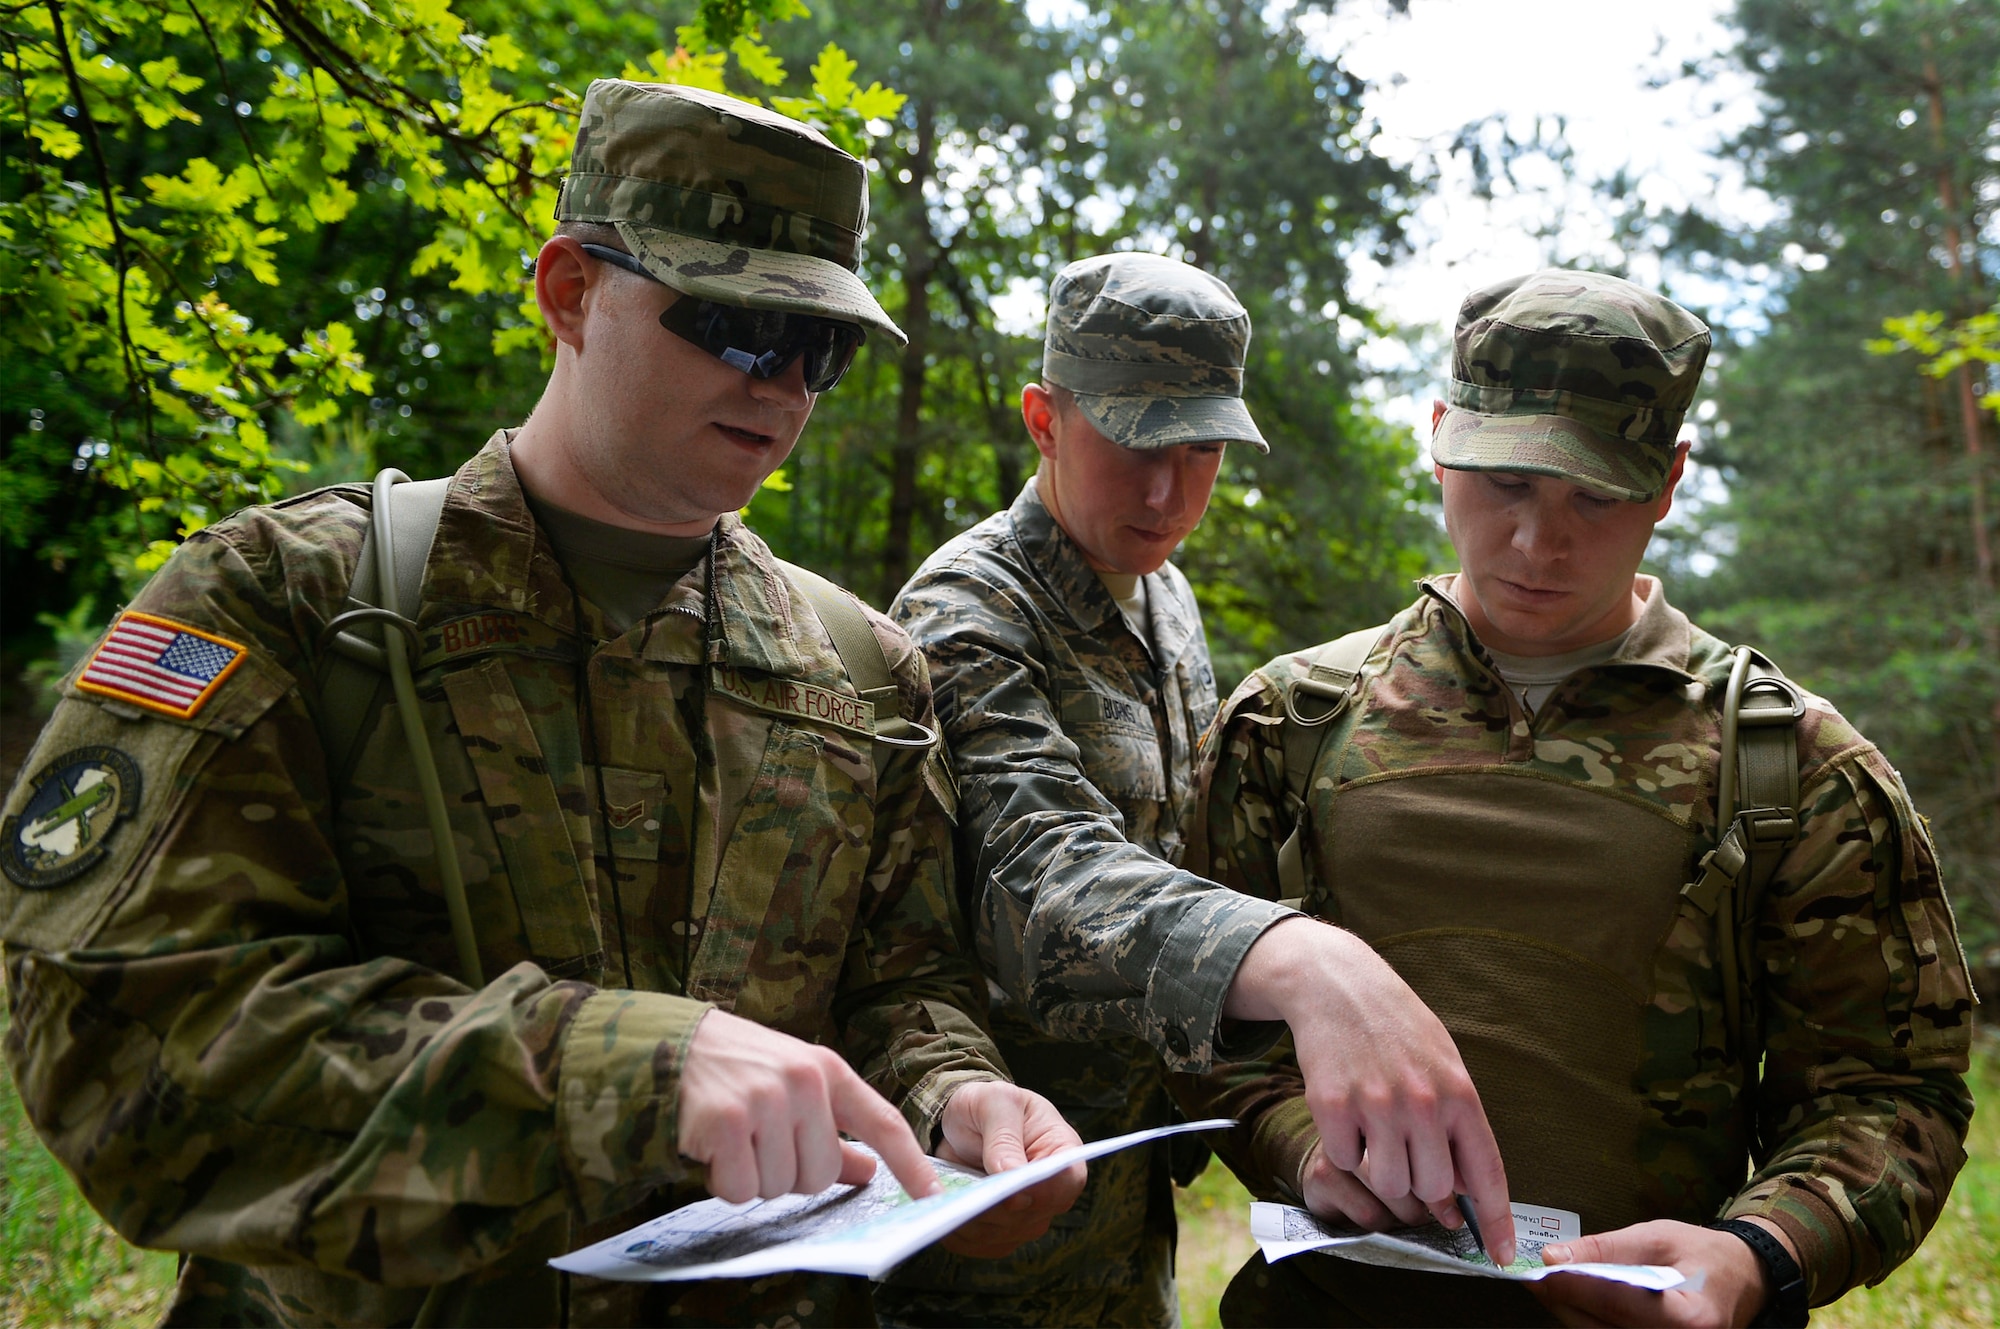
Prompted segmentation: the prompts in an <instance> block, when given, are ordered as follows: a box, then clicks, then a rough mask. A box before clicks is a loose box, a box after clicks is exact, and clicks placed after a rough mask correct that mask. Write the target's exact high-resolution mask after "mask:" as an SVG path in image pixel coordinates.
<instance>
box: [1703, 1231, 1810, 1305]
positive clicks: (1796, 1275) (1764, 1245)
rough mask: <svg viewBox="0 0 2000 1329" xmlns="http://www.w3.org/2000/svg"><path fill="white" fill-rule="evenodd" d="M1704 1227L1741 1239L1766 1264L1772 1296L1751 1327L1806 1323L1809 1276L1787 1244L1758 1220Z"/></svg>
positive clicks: (1766, 1300) (1765, 1272)
mask: <svg viewBox="0 0 2000 1329" xmlns="http://www.w3.org/2000/svg"><path fill="white" fill-rule="evenodd" d="M1703 1226H1704V1227H1708V1228H1712V1229H1714V1230H1715V1231H1717V1232H1727V1233H1729V1234H1730V1235H1731V1236H1734V1237H1737V1238H1740V1239H1741V1240H1742V1242H1743V1244H1744V1245H1746V1246H1748V1247H1749V1248H1750V1249H1751V1250H1752V1251H1754V1252H1756V1255H1757V1263H1759V1264H1761V1265H1763V1266H1764V1277H1765V1279H1766V1280H1767V1281H1768V1283H1769V1285H1770V1288H1771V1295H1770V1296H1769V1297H1768V1298H1766V1299H1765V1301H1764V1309H1763V1310H1761V1311H1758V1312H1757V1318H1756V1319H1754V1320H1752V1321H1750V1329H1798V1326H1800V1325H1803V1324H1805V1323H1806V1321H1807V1320H1808V1319H1809V1318H1810V1316H1811V1312H1809V1311H1808V1310H1807V1309H1806V1276H1805V1275H1804V1274H1803V1273H1802V1272H1800V1270H1799V1262H1798V1261H1797V1260H1794V1259H1793V1258H1792V1255H1791V1252H1790V1251H1787V1250H1786V1249H1785V1247H1784V1243H1782V1242H1780V1241H1779V1240H1778V1239H1777V1238H1776V1237H1774V1236H1772V1235H1771V1234H1770V1233H1768V1232H1766V1231H1765V1230H1764V1229H1763V1228H1760V1227H1758V1226H1757V1225H1756V1224H1755V1223H1746V1222H1744V1221H1743V1220H1742V1219H1740V1218H1725V1219H1721V1220H1720V1221H1718V1222H1714V1223H1705V1224H1703Z"/></svg>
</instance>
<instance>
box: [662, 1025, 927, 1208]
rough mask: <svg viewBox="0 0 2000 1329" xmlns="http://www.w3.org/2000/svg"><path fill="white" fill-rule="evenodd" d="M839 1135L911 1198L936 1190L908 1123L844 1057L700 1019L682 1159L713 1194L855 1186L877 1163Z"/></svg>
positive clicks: (691, 1054) (737, 1197)
mask: <svg viewBox="0 0 2000 1329" xmlns="http://www.w3.org/2000/svg"><path fill="white" fill-rule="evenodd" d="M842 1131H845V1132H846V1133H847V1134H849V1135H851V1136H853V1137H854V1138H855V1139H857V1140H861V1141H863V1142H864V1143H866V1144H868V1145H870V1146H871V1147H873V1148H874V1150H875V1152H876V1153H878V1154H880V1155H881V1156H882V1159H883V1161H884V1162H886V1163H887V1164H888V1165H889V1171H890V1172H891V1173H893V1174H894V1175H895V1178H896V1180H897V1181H899V1182H901V1183H902V1186H903V1189H904V1190H906V1191H908V1192H909V1193H910V1195H911V1196H912V1197H921V1196H925V1195H929V1194H930V1193H931V1192H933V1191H935V1190H937V1189H938V1179H937V1173H936V1171H935V1170H933V1169H932V1167H931V1163H930V1160H929V1159H928V1158H926V1157H925V1156H924V1151H923V1150H922V1149H921V1148H919V1147H918V1145H917V1137H916V1136H914V1135H912V1134H911V1133H910V1127H909V1125H908V1123H906V1122H905V1121H904V1120H903V1114H902V1113H900V1112H898V1111H896V1109H895V1108H893V1107H891V1106H890V1105H889V1103H888V1100H886V1099H884V1098H883V1097H882V1096H881V1095H880V1094H878V1093H876V1092H875V1091H874V1090H873V1089H871V1088H869V1087H868V1084H867V1082H866V1081H864V1080H863V1079H862V1078H861V1077H860V1076H859V1075H856V1074H855V1073H854V1069H853V1068H852V1067H851V1066H849V1065H848V1064H847V1062H846V1061H844V1060H843V1059H842V1058H841V1056H840V1054H839V1053H837V1052H835V1051H833V1050H832V1049H831V1048H823V1047H818V1046H815V1045H814V1044H811V1043H806V1042H802V1041H801V1040H799V1039H796V1038H793V1037H792V1036H791V1035H790V1034H781V1033H779V1032H778V1031H776V1030H775V1029H766V1028H765V1027H764V1026H763V1025H761V1024H757V1023H755V1022H754V1021H751V1020H745V1019H742V1018H741V1017H739V1016H735V1015H731V1014H730V1013H729V1012H727V1011H722V1010H711V1011H709V1012H708V1013H707V1014H706V1015H704V1016H703V1017H702V1019H701V1023H700V1024H699V1025H697V1026H696V1027H695V1031H694V1038H693V1040H692V1041H691V1042H690V1043H689V1044H688V1056H687V1065H686V1066H685V1067H683V1068H682V1070H681V1102H680V1152H681V1153H682V1154H684V1155H685V1156H687V1157H688V1158H692V1159H694V1160H695V1161H696V1162H698V1163H701V1164H703V1165H705V1166H706V1167H707V1169H708V1189H709V1192H710V1194H712V1195H715V1196H718V1197H719V1198H721V1199H724V1200H728V1201H729V1202H730V1203H732V1204H741V1203H742V1202H743V1201H745V1200H751V1199H756V1198H758V1197H760V1196H761V1197H762V1198H764V1199H767V1200H768V1199H771V1198H772V1197H774V1196H779V1195H785V1194H789V1193H797V1194H800V1195H813V1194H816V1193H818V1192H820V1191H823V1190H825V1189H826V1188H827V1187H828V1186H831V1185H833V1184H834V1183H835V1182H836V1181H838V1182H841V1183H844V1184H846V1185H850V1186H858V1185H860V1184H861V1183H862V1182H865V1181H867V1180H868V1179H869V1178H870V1177H872V1176H874V1175H875V1163H874V1160H873V1159H871V1158H869V1157H868V1155H866V1154H864V1153H862V1152H861V1151H860V1150H858V1149H856V1148H855V1147H854V1146H853V1145H851V1144H848V1143H846V1142H845V1141H843V1140H842V1139H841V1138H840V1133H841V1132H842Z"/></svg>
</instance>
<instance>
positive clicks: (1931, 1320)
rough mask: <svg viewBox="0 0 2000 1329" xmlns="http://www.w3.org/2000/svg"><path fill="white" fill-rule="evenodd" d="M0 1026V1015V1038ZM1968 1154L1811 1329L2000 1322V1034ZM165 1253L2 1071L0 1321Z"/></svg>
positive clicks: (106, 1285) (1231, 1240)
mask: <svg viewBox="0 0 2000 1329" xmlns="http://www.w3.org/2000/svg"><path fill="white" fill-rule="evenodd" d="M5 1020H6V1017H5V1016H4V1015H3V1014H0V1029H4V1028H5ZM1972 1085H1973V1093H1974V1095H1975V1096H1976V1097H1977V1099H1978V1101H1979V1102H1980V1103H1982V1104H1984V1105H1985V1108H1984V1110H1983V1111H1981V1112H1980V1113H1978V1114H1977V1115H1976V1116H1974V1117H1973V1120H1972V1137H1971V1139H1969V1140H1967V1141H1966V1150H1967V1152H1968V1153H1969V1154H1970V1155H1971V1158H1970V1161H1968V1162H1967V1163H1966V1165H1965V1171H1964V1172H1962V1173H1960V1174H1959V1178H1958V1184H1957V1185H1955V1186H1954V1187H1953V1188H1952V1192H1951V1200H1950V1202H1949V1203H1948V1204H1947V1205H1946V1206H1945V1211H1944V1216H1943V1217H1942V1218H1941V1219H1940V1220H1939V1222H1938V1225H1937V1228H1936V1229H1935V1230H1934V1231H1933V1232H1932V1233H1931V1235H1930V1239H1929V1240H1928V1241H1926V1242H1925V1243H1924V1244H1923V1247H1922V1248H1921V1249H1919V1250H1918V1251H1917V1253H1916V1255H1915V1257H1914V1258H1912V1259H1911V1260H1910V1262H1909V1263H1908V1264H1905V1265H1904V1266H1903V1267H1902V1268H1901V1269H1898V1270H1897V1271H1896V1272H1895V1273H1894V1274H1893V1275H1891V1276H1890V1278H1889V1279H1888V1281H1887V1282H1885V1283H1883V1284H1882V1285H1881V1286H1880V1287H1874V1288H1861V1289H1858V1290H1856V1291H1854V1292H1851V1293H1849V1294H1848V1295H1847V1296H1845V1297H1843V1298H1842V1299H1841V1300H1840V1301H1838V1302H1836V1303H1835V1304H1834V1305H1832V1306H1828V1307H1825V1308H1823V1309H1821V1310H1817V1311H1814V1312H1813V1323H1814V1324H1815V1325H1816V1326H1819V1327H1820V1329H1864V1327H1866V1329H1876V1327H1877V1326H1895V1327H1898V1329H1958V1327H1959V1326H1967V1327H1968V1329H1985V1327H1986V1326H1990V1325H1993V1324H1997V1323H2000V1038H1994V1037H1992V1036H1986V1037H1983V1038H1981V1039H1980V1040H1979V1043H1978V1046H1977V1047H1976V1048H1975V1050H1974V1054H1973V1063H1972ZM1176 1201H1177V1206H1178V1209H1179V1212H1180V1222H1181V1238H1180V1267H1179V1274H1180V1290H1181V1322H1182V1324H1183V1325H1184V1326H1186V1329H1213V1326H1216V1325H1217V1324H1219V1323H1220V1322H1219V1321H1218V1319H1217V1318H1216V1302H1217V1300H1218V1299H1219V1298H1220V1297H1221V1296H1222V1289H1223V1288H1224V1287H1225V1286H1227V1285H1228V1283H1229V1279H1230V1277H1231V1276H1232V1275H1233V1274H1234V1273H1235V1272H1236V1270H1237V1269H1238V1268H1240V1267H1241V1266H1242V1264H1243V1262H1244V1261H1245V1260H1247V1259H1248V1258H1249V1257H1250V1252H1251V1251H1252V1250H1253V1249H1254V1244H1253V1243H1252V1242H1251V1240H1250V1197H1249V1195H1248V1194H1247V1193H1246V1192H1245V1191H1244V1190H1243V1188H1242V1187H1241V1186H1240V1185H1238V1184H1237V1181H1236V1179H1235V1178H1234V1177H1232V1176H1231V1175H1230V1174H1229V1171H1228V1169H1226V1168H1224V1167H1222V1166H1221V1165H1220V1164H1215V1165H1212V1166H1210V1168H1209V1169H1208V1171H1207V1172H1205V1173H1203V1174H1202V1176H1201V1178H1200V1179H1199V1180H1198V1181H1196V1182H1195V1184H1194V1185H1193V1186H1191V1187H1189V1188H1188V1189H1186V1190H1183V1191H1181V1192H1179V1193H1178V1195H1177V1196H1176ZM173 1281H174V1257H173V1256H171V1255H164V1254H160V1253H158V1252H153V1251H141V1250H137V1249H135V1248H133V1247H131V1246H129V1245H127V1244H126V1243H125V1242H123V1241H121V1240H120V1239H119V1238H118V1237H117V1235H116V1234H114V1233H113V1232H111V1231H110V1229H108V1228H106V1227H105V1226H104V1224H103V1223H102V1222H101V1221H99V1219H98V1217H97V1215H96V1214H94V1213H93V1212H91V1209H90V1206H89V1205H87V1204H85V1203H84V1202H83V1197H82V1196H81V1195H79V1194H78V1193H77V1190H76V1185H75V1183H73V1182H72V1181H71V1180H70V1179H69V1175H68V1174H67V1173H65V1172H64V1171H63V1170H62V1168H61V1167H60V1166H59V1165H58V1164H57V1163H56V1161H55V1160H54V1159H53V1158H51V1157H49V1154H48V1151H47V1150H45V1149H43V1148H42V1144H41V1141H40V1140H38V1139H36V1138H35V1133H34V1131H33V1130H32V1129H30V1127H29V1126H28V1123H27V1121H26V1120H25V1119H24V1118H23V1116H22V1113H21V1104H20V1100H19V1099H18V1098H16V1097H15V1094H14V1084H13V1081H12V1079H11V1078H10V1077H8V1076H6V1075H4V1074H0V1324H5V1325H18V1326H22V1327H23V1329H35V1327H38V1326H43V1325H92V1326H123V1325H141V1324H152V1323H154V1322H155V1321H157V1320H158V1319H159V1317H160V1312H161V1310H162V1309H163V1308H164V1306H165V1304H166V1298H167V1294H168V1292H169V1290H170V1289H171V1288H172V1286H173Z"/></svg>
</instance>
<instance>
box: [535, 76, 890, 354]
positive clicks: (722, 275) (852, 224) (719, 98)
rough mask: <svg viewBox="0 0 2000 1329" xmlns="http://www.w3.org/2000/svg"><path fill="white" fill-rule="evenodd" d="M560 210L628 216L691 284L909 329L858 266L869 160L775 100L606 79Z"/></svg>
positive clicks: (586, 119)
mask: <svg viewBox="0 0 2000 1329" xmlns="http://www.w3.org/2000/svg"><path fill="white" fill-rule="evenodd" d="M556 217H557V218H558V219H559V220H561V221H574V222H598V223H601V224H605V225H610V226H615V227H617V228H618V234H619V235H621V236H622V237H624V240H625V244H626V247H627V248H629V249H630V250H631V251H632V253H633V254H634V255H635V256H637V257H638V259H639V260H640V261H641V262H642V263H644V264H645V265H646V269H647V271H649V272H651V273H652V274H653V275H654V276H656V277H658V278H659V279H660V280H661V281H663V282H665V283H666V284H667V285H669V286H671V287H673V288H674V289H675V290H677V291H681V292H683V293H685V294H688V295H692V296H697V297H699V298H701V299H704V300H720V301H722V302H724V303H726V304H733V305H742V306H745V307H748V308H751V309H780V310H791V311H795V312H798V313H805V314H819V315H822V316H823V317H826V318H837V319H845V320H847V321H849V322H854V323H860V324H863V325H865V326H867V327H870V328H876V329H879V330H881V331H882V332H885V333H887V334H888V335H889V336H891V337H894V338H895V339H896V340H897V341H898V342H906V341H907V340H908V338H906V337H904V336H903V331H902V329H901V328H898V327H897V326H896V325H895V324H894V323H893V322H891V321H890V319H889V316H888V315H887V314H886V313H884V312H883V311H882V306H881V305H879V304H877V303H876V302H875V297H874V296H872V295H870V294H869V293H868V288H867V287H866V286H864V285H862V283H861V279H860V278H859V277H857V276H855V270H856V269H857V268H858V267H860V264H861V237H862V235H863V233H864V232H865V231H866V230H867V228H868V171H867V168H866V167H864V166H863V165H862V164H861V163H860V162H859V161H858V160H856V159H855V158H853V157H851V156H849V155H848V154H847V153H845V152H842V151H841V150H840V149H839V148H837V147H835V146H834V145H833V143H832V142H831V141H829V140H828V139H827V138H826V136H825V135H823V134H821V133H820V132H819V131H818V130H817V129H814V128H813V127H812V126H811V125H806V124H801V123H799V122H798V121H796V120H791V119H787V118H786V117H784V116H782V115H779V114H777V113H776V112H775V111H767V110H765V109H763V108H762V107H759V106H752V105H751V104H750V103H748V102H746V101H739V100H738V99H736V98H734V97H726V96H723V95H722V94H720V93H714V92H703V91H701V90H699V89H697V88H684V87H677V86H674V85H671V84H663V83H630V82H627V81H625V80H624V79H614V78H601V79H598V80H596V81H595V82H593V83H592V84H591V85H590V89H589V91H587V92H585V93H584V95H583V121H582V124H581V126H580V127H579V128H578V130H577V135H576V149H575V152H574V153H573V154H572V156H571V159H570V171H569V175H568V176H567V177H565V178H564V180H563V185H562V193H561V195H560V196H559V197H558V199H557V202H556Z"/></svg>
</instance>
